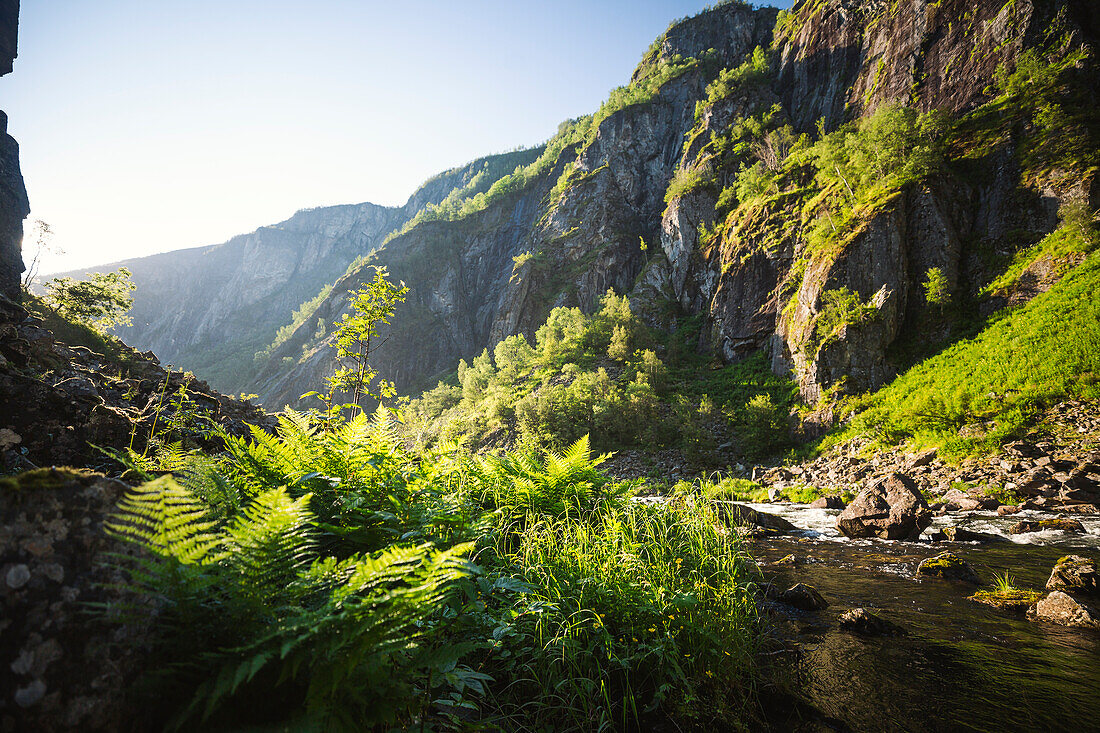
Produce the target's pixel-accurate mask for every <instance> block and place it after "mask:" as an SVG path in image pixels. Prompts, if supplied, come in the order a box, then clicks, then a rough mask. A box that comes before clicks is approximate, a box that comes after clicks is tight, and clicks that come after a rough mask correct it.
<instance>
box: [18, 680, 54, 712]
mask: <svg viewBox="0 0 1100 733" xmlns="http://www.w3.org/2000/svg"><path fill="white" fill-rule="evenodd" d="M45 696H46V683H45V682H43V681H42V680H34V681H33V682H31V683H30V684H29V685H27V686H26V687H20V688H18V689H17V690H16V691H15V695H14V696H13V697H14V698H15V704H16V705H18V706H19V707H21V708H29V707H31V706H32V705H35V704H37V703H38V701H39V700H41V699H42V698H43V697H45Z"/></svg>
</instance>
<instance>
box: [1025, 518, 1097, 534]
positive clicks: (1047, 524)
mask: <svg viewBox="0 0 1100 733" xmlns="http://www.w3.org/2000/svg"><path fill="white" fill-rule="evenodd" d="M1044 529H1053V530H1058V531H1059V532H1072V533H1074V534H1084V533H1085V526H1084V525H1083V524H1081V523H1080V522H1078V521H1077V520H1076V519H1025V520H1023V521H1020V522H1016V524H1014V525H1012V526H1011V527H1009V528H1008V531H1009V533H1010V534H1025V533H1027V532H1041V531H1043V530H1044Z"/></svg>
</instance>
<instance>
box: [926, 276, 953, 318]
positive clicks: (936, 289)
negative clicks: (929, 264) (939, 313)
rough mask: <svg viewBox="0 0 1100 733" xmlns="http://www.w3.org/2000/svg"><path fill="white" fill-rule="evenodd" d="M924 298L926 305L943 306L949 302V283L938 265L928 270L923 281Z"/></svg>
mask: <svg viewBox="0 0 1100 733" xmlns="http://www.w3.org/2000/svg"><path fill="white" fill-rule="evenodd" d="M924 299H925V300H926V301H928V305H935V306H938V307H939V308H941V309H942V308H943V307H944V306H945V305H947V304H948V303H949V302H951V285H950V283H948V282H947V276H946V275H944V274H943V270H942V269H941V268H939V267H933V268H930V269H929V270H928V276H927V278H926V279H925V281H924Z"/></svg>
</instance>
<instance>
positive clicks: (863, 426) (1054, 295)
mask: <svg viewBox="0 0 1100 733" xmlns="http://www.w3.org/2000/svg"><path fill="white" fill-rule="evenodd" d="M1098 396H1100V256H1098V255H1096V254H1095V253H1094V254H1092V255H1089V256H1088V257H1087V258H1086V259H1085V261H1084V262H1083V263H1082V264H1081V265H1079V266H1078V267H1077V268H1075V269H1074V270H1073V271H1071V272H1070V273H1069V274H1068V275H1066V276H1065V278H1063V279H1062V280H1061V281H1060V282H1058V283H1057V284H1055V285H1054V286H1053V287H1052V288H1051V289H1050V290H1049V291H1048V292H1046V293H1043V294H1041V295H1039V296H1037V297H1036V298H1034V299H1033V300H1032V301H1030V302H1029V303H1027V304H1026V305H1024V306H1021V307H1017V308H1014V309H1011V310H1005V311H1002V312H1000V313H998V314H995V315H994V317H993V318H992V319H991V320H990V322H989V323H988V325H987V327H986V328H985V329H984V330H982V331H981V332H980V333H979V334H978V335H977V336H976V337H974V338H972V339H967V340H963V341H960V342H958V343H956V344H954V345H953V346H951V347H950V348H948V349H946V350H945V351H943V352H941V353H940V354H938V355H936V356H934V357H932V358H930V359H927V360H925V361H923V362H921V363H920V364H918V365H917V366H915V367H913V368H912V369H910V370H909V371H907V372H905V373H904V374H902V375H901V376H899V377H898V378H897V379H896V380H894V381H893V382H892V383H891V384H889V385H888V386H887V387H885V388H883V389H882V390H880V391H879V392H877V393H875V394H873V395H871V396H868V397H864V398H863V399H862V400H860V401H857V402H856V403H855V404H856V407H857V408H863V411H862V412H860V413H859V414H858V415H856V417H855V418H854V419H853V421H852V425H851V427H850V428H849V429H848V430H846V431H844V432H843V433H842V434H839V435H838V436H835V437H834V438H833V439H832V441H836V440H838V438H839V439H844V438H846V437H851V436H852V435H854V434H862V435H865V436H869V437H871V438H873V439H875V440H876V441H877V442H878V443H880V444H885V445H892V444H897V443H899V442H901V441H903V440H911V441H913V442H914V443H915V444H916V445H919V446H923V447H936V448H938V449H939V451H940V455H941V456H942V457H944V458H952V457H961V456H965V455H970V454H973V453H978V452H982V451H986V450H990V449H993V448H996V447H998V446H999V445H1000V444H1002V443H1003V442H1005V441H1007V440H1009V439H1012V438H1014V437H1017V436H1019V435H1020V434H1022V433H1023V432H1025V431H1026V430H1027V429H1028V428H1029V427H1030V426H1031V425H1032V424H1034V422H1035V420H1036V419H1037V416H1038V413H1039V412H1040V411H1041V410H1042V409H1043V408H1044V407H1045V406H1046V405H1049V404H1051V403H1053V402H1056V401H1058V400H1062V399H1067V398H1085V399H1090V398H1096V397H1098ZM964 428H965V429H964ZM832 441H830V442H832ZM823 447H824V444H823Z"/></svg>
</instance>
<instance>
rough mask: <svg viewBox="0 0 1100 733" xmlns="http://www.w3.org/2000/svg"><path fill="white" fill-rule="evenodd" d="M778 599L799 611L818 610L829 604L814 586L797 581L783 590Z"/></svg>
mask: <svg viewBox="0 0 1100 733" xmlns="http://www.w3.org/2000/svg"><path fill="white" fill-rule="evenodd" d="M778 600H779V602H780V603H786V604H787V605H788V606H794V607H795V608H797V609H799V610H801V611H819V610H821V609H822V608H827V607H828V605H829V602H828V601H826V600H825V598H824V597H823V596H822V595H821V594H820V593H818V592H817V589H816V588H814V587H813V586H809V585H806V584H805V583H798V584H797V585H793V586H791V587H790V588H788V589H787V590H785V591H783V592H782V593H780V594H779V599H778Z"/></svg>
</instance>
